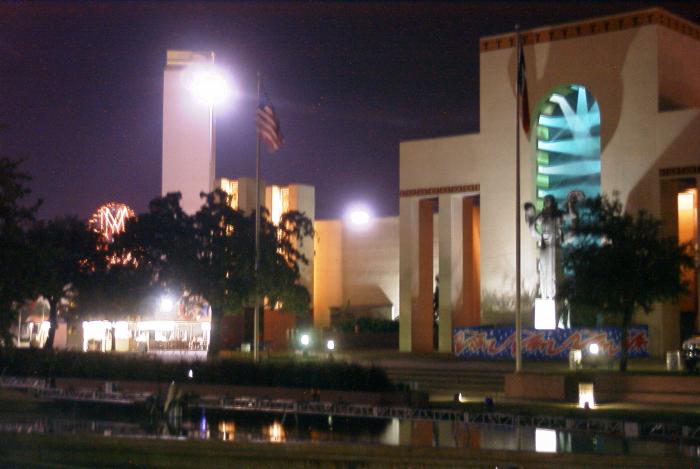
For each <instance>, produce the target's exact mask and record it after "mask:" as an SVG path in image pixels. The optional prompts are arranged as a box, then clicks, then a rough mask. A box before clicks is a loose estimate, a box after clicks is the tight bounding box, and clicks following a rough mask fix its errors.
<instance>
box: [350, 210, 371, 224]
mask: <svg viewBox="0 0 700 469" xmlns="http://www.w3.org/2000/svg"><path fill="white" fill-rule="evenodd" d="M350 222H351V223H352V224H353V225H357V226H364V225H366V224H368V223H369V213H368V212H367V211H366V210H362V209H355V210H353V211H351V212H350Z"/></svg>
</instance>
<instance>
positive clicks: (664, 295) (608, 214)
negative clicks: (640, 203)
mask: <svg viewBox="0 0 700 469" xmlns="http://www.w3.org/2000/svg"><path fill="white" fill-rule="evenodd" d="M582 213H584V214H585V215H584V216H582V217H580V218H579V220H578V221H577V223H576V225H575V226H573V227H572V229H573V234H574V235H575V236H576V240H575V241H574V242H573V243H572V245H571V246H569V247H568V248H567V250H566V251H565V253H564V266H565V269H566V270H567V271H569V272H571V274H570V275H568V276H566V278H565V279H564V281H563V284H562V289H561V292H562V297H563V298H565V299H567V300H568V302H569V304H570V305H571V307H572V310H573V311H574V312H575V310H576V308H591V307H593V308H597V309H598V310H599V311H600V312H602V313H606V314H608V315H612V316H614V317H617V318H618V319H619V323H620V325H621V326H622V341H621V342H622V343H621V357H620V370H621V371H625V370H626V369H627V355H628V353H627V348H628V345H627V335H628V328H629V325H630V323H631V321H632V317H633V315H634V313H635V312H636V311H638V310H642V311H644V312H646V313H649V312H650V311H651V309H652V307H653V305H654V303H656V302H659V301H673V300H677V299H678V297H679V296H680V295H681V294H683V293H684V292H685V291H686V288H687V285H685V284H684V282H683V281H682V278H681V269H683V268H692V266H693V259H692V257H691V256H690V255H689V254H688V246H686V245H679V244H678V241H677V240H676V239H675V238H673V237H667V236H663V235H662V224H661V221H660V220H658V219H656V218H655V217H653V216H652V215H651V214H649V213H648V212H646V211H643V210H641V211H639V212H637V214H636V215H634V216H633V215H631V214H629V213H627V212H625V211H624V210H623V208H622V204H621V203H620V201H619V200H618V199H617V196H614V198H613V199H612V200H611V199H610V198H608V197H607V196H604V197H597V198H595V199H589V200H587V201H586V202H585V210H583V211H582Z"/></svg>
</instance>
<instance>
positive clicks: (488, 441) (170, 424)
mask: <svg viewBox="0 0 700 469" xmlns="http://www.w3.org/2000/svg"><path fill="white" fill-rule="evenodd" d="M115 417H117V416H115V415H110V416H109V418H110V420H101V419H98V418H95V417H94V415H80V414H79V413H72V414H70V415H65V414H61V413H56V412H49V411H47V412H46V413H45V414H41V415H22V416H17V415H14V416H0V432H13V433H25V434H32V433H48V434H99V435H105V436H112V437H124V436H128V437H137V438H138V437H141V438H154V437H155V438H178V439H203V440H210V439H214V440H221V441H237V442H243V441H246V442H274V443H285V442H320V443H332V442H343V443H356V444H380V445H390V446H399V445H403V446H408V445H410V446H431V447H445V448H448V447H449V448H474V449H489V450H520V451H532V452H546V453H599V454H633V455H649V456H655V457H658V456H663V455H685V456H690V457H700V446H698V444H697V442H694V443H688V442H687V441H680V442H678V441H675V442H673V441H669V440H654V439H649V438H623V437H621V436H612V435H602V434H595V433H585V432H571V431H560V430H553V429H549V428H534V427H527V426H507V425H483V424H466V423H464V422H451V421H437V422H433V421H421V420H413V421H411V420H403V421H400V420H398V419H391V420H379V419H368V420H359V419H346V418H339V417H335V418H333V419H329V418H328V416H323V417H302V416H294V415H286V416H283V417H280V416H274V415H252V414H235V415H233V416H232V415H230V414H223V415H217V414H211V415H208V414H205V413H204V412H201V413H200V412H195V413H194V414H192V415H185V416H181V417H179V418H178V419H172V420H171V419H166V420H165V421H158V422H134V421H126V420H127V419H126V418H124V420H125V421H122V420H119V419H118V418H115Z"/></svg>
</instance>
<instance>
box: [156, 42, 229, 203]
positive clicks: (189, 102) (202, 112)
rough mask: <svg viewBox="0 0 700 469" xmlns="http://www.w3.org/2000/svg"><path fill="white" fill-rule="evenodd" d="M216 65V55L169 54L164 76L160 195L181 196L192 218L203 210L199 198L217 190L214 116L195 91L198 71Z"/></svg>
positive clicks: (194, 53) (176, 52) (173, 51)
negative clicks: (177, 193)
mask: <svg viewBox="0 0 700 469" xmlns="http://www.w3.org/2000/svg"><path fill="white" fill-rule="evenodd" d="M213 63H214V54H213V53H210V54H208V55H204V54H200V53H197V52H190V51H177V50H169V51H168V52H167V63H166V66H165V71H164V73H163V173H162V188H161V189H162V191H161V192H162V194H163V195H165V194H167V193H169V192H180V193H181V194H182V200H181V201H180V206H181V207H182V208H183V209H184V211H185V212H186V213H190V214H191V213H195V212H196V211H197V210H199V208H200V207H201V206H202V199H201V198H200V197H199V194H200V193H201V192H211V191H212V190H213V189H214V172H215V170H216V161H215V151H214V113H213V109H212V107H211V106H210V105H208V104H207V103H205V102H202V101H201V100H199V99H198V98H197V96H196V93H193V89H192V88H193V86H194V81H196V76H195V75H196V73H197V69H198V68H200V67H207V66H211V65H212V64H213Z"/></svg>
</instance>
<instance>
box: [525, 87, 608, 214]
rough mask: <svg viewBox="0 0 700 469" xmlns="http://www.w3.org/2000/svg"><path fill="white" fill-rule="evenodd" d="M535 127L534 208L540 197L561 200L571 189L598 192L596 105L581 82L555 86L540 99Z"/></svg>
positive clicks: (592, 195)
mask: <svg viewBox="0 0 700 469" xmlns="http://www.w3.org/2000/svg"><path fill="white" fill-rule="evenodd" d="M536 115H537V121H536V124H537V128H536V137H537V138H536V151H535V157H536V178H535V181H536V188H537V201H536V206H537V209H538V210H541V209H542V206H543V200H544V197H545V196H547V195H551V196H553V197H554V198H555V199H556V201H557V203H558V204H562V202H564V201H565V200H566V198H567V196H568V194H569V193H570V192H571V191H582V192H583V193H584V194H585V195H586V197H595V196H597V195H599V194H600V109H599V107H598V102H597V101H596V100H595V98H594V97H593V95H592V94H591V93H590V92H589V91H588V90H587V89H586V88H585V87H584V86H582V85H564V86H560V87H557V88H555V89H554V90H552V92H550V93H549V94H548V95H546V96H545V98H544V99H543V100H542V101H541V102H540V104H539V106H538V112H537V114H536Z"/></svg>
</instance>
